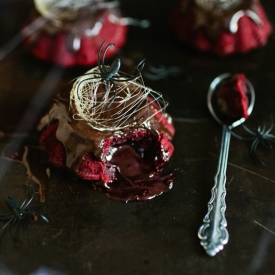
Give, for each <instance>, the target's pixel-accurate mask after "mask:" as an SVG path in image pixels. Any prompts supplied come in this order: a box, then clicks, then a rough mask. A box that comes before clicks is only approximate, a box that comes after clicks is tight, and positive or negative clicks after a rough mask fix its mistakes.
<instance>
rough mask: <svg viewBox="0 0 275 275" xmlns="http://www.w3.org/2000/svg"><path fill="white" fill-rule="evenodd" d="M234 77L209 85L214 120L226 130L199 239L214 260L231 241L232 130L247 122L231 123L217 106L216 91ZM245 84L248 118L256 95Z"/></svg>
mask: <svg viewBox="0 0 275 275" xmlns="http://www.w3.org/2000/svg"><path fill="white" fill-rule="evenodd" d="M231 77H233V75H232V74H229V73H226V74H222V75H220V76H218V77H216V78H215V79H214V80H213V81H212V83H211V84H210V87H209V91H208V94H207V105H208V109H209V111H210V113H211V114H212V116H213V117H214V119H215V120H216V121H217V122H218V123H220V124H221V125H222V127H223V132H222V141H221V148H220V156H219V163H218V168H217V173H216V175H215V178H214V186H213V188H212V190H211V199H210V201H209V202H208V211H207V214H206V215H205V217H204V219H203V224H202V225H201V227H200V228H199V231H198V236H199V238H200V239H201V245H202V246H203V247H204V248H205V250H206V253H207V254H208V255H210V256H215V255H216V254H217V253H218V252H219V251H220V250H222V249H223V246H224V245H225V244H226V243H227V242H228V239H229V234H228V231H227V229H226V227H227V221H226V219H225V210H226V204H225V196H226V188H225V184H226V168H227V159H228V152H229V144H230V137H231V130H232V129H233V128H234V127H237V126H239V125H240V124H242V123H243V122H244V121H245V120H246V119H247V118H245V117H238V118H236V119H231V118H228V117H224V116H222V115H220V112H219V111H220V109H219V106H218V104H217V101H218V99H217V91H218V89H219V87H220V85H221V84H222V83H223V82H224V81H225V80H227V79H230V78H231ZM244 80H245V87H246V96H247V98H248V101H249V104H248V106H247V110H246V112H247V117H249V115H250V114H251V112H252V110H253V107H254V103H255V92H254V88H253V86H252V84H251V83H250V81H249V80H247V79H246V78H244ZM232 89H233V88H232ZM234 102H235V101H234Z"/></svg>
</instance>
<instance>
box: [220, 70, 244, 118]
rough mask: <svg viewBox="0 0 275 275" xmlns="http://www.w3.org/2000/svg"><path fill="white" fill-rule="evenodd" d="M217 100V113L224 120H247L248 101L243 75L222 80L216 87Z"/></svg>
mask: <svg viewBox="0 0 275 275" xmlns="http://www.w3.org/2000/svg"><path fill="white" fill-rule="evenodd" d="M217 99H218V100H217V103H218V109H219V112H220V114H221V115H222V116H224V117H225V118H227V119H240V118H248V113H247V110H248V105H249V99H248V96H247V79H246V77H245V75H244V74H236V75H233V76H232V77H230V78H228V79H226V80H224V81H223V82H222V83H221V84H220V87H218V91H217Z"/></svg>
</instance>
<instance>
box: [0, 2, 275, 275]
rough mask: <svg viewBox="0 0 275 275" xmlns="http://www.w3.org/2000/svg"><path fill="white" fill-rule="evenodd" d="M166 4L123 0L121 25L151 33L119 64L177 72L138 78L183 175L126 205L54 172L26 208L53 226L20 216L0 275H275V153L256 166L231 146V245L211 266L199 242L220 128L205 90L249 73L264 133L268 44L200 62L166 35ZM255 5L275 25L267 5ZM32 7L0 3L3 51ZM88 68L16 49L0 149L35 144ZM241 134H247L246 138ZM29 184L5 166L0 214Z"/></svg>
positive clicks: (244, 146) (4, 98) (274, 42)
mask: <svg viewBox="0 0 275 275" xmlns="http://www.w3.org/2000/svg"><path fill="white" fill-rule="evenodd" d="M173 2H175V1H156V0H150V1H148V0H142V1H141V0H139V1H137V0H135V1H129V0H123V1H121V10H122V13H123V15H124V16H131V17H134V18H140V19H144V18H146V19H150V20H151V22H152V25H151V27H150V28H149V29H139V28H136V27H130V28H129V33H128V41H127V43H126V45H125V46H124V47H123V49H122V50H121V51H120V53H119V54H120V55H121V59H122V61H123V60H127V58H137V59H139V58H143V57H145V58H146V60H147V64H151V65H153V66H159V65H165V66H178V67H180V68H181V73H180V74H177V75H170V76H169V77H167V78H165V79H162V80H159V81H151V80H149V79H146V78H145V79H144V81H145V83H146V84H147V85H148V86H150V87H152V88H153V89H155V90H158V91H160V92H162V93H163V94H164V97H165V99H166V100H167V101H168V102H169V103H170V105H169V107H168V111H169V112H170V113H171V114H172V116H173V117H174V121H175V127H176V135H175V139H174V145H175V153H174V156H173V158H172V160H171V162H170V164H169V165H168V167H167V169H173V168H175V167H179V168H182V169H184V174H183V175H182V176H181V177H180V178H179V179H177V180H176V182H175V184H174V187H173V188H172V190H171V191H169V192H168V193H165V194H163V195H161V196H159V197H157V198H154V199H152V200H151V201H147V202H141V203H128V204H124V203H121V202H115V201H110V200H108V199H107V197H106V196H105V195H104V193H103V192H100V191H93V190H92V188H91V187H90V185H89V184H87V183H86V182H83V181H76V182H75V181H72V180H70V179H69V178H68V177H67V175H66V174H64V173H63V172H60V171H57V170H56V169H53V173H52V177H51V179H50V180H49V182H48V184H47V190H46V202H45V203H43V204H40V203H39V201H38V196H36V197H35V199H34V202H33V204H34V205H37V208H36V210H37V212H39V213H43V214H44V215H45V216H47V217H48V219H49V220H50V224H45V223H44V222H43V221H41V220H38V221H37V222H34V221H32V219H31V218H28V217H26V219H24V220H22V221H21V222H20V224H18V225H14V226H13V227H12V228H11V230H6V231H4V232H2V233H0V274H1V275H2V274H5V275H6V274H20V275H21V274H22V275H23V274H49V275H50V274H93V275H101V274H110V275H111V274H115V275H118V274H123V275H124V274H125V275H128V274H133V275H137V274H142V275H147V274H148V275H149V274H150V275H176V274H190V275H198V274H219V275H227V274H228V275H231V274H238V275H244V274H247V275H248V274H249V275H251V274H261V275H262V274H263V275H271V274H275V260H274V259H275V168H274V160H275V159H274V157H275V149H273V150H264V149H262V148H259V151H258V154H259V156H260V157H261V158H262V160H263V161H264V162H265V164H266V166H260V165H258V164H256V163H255V162H254V161H253V160H252V159H251V157H250V155H249V144H248V143H245V142H243V141H240V140H238V139H236V138H234V137H232V139H231V144H230V152H229V163H228V170H227V182H228V183H227V190H228V193H227V196H226V202H227V211H226V218H227V221H228V231H229V234H230V240H229V243H228V244H227V245H226V246H225V248H224V250H223V251H221V252H220V253H219V254H218V255H217V256H215V257H214V258H211V257H209V256H207V255H206V253H205V251H204V250H203V248H202V247H201V245H200V241H199V239H198V237H197V231H198V228H199V226H200V225H201V223H202V219H203V217H204V215H205V214H206V211H207V202H208V200H209V199H210V190H211V188H212V185H213V177H214V174H215V172H216V167H217V160H218V155H219V146H220V140H221V127H220V125H218V124H217V123H216V122H215V121H214V120H213V119H212V118H211V116H210V114H209V113H208V110H207V107H206V94H207V90H208V86H209V84H210V83H211V81H212V80H213V79H214V78H215V77H216V76H218V75H219V74H221V73H225V72H244V73H245V74H246V75H247V77H248V78H249V79H250V80H251V82H252V84H253V85H254V87H255V90H256V104H255V109H254V111H253V114H252V116H251V118H250V119H249V120H248V122H247V124H246V125H247V126H248V127H250V128H251V129H253V130H255V129H256V127H257V126H258V125H263V120H264V121H265V122H266V124H267V127H269V126H270V124H271V119H270V118H271V117H272V118H273V119H275V117H274V115H275V95H274V93H275V66H274V64H275V37H274V35H273V36H271V37H270V40H269V43H268V45H267V46H266V47H264V48H263V49H259V50H256V51H253V52H251V53H249V54H246V55H237V56H230V57H225V58H220V57H216V56H212V55H206V54H202V53H198V52H197V51H195V50H192V49H189V48H187V47H184V46H182V45H181V44H180V43H179V42H178V41H177V40H176V39H175V38H174V36H173V34H172V32H171V30H170V29H169V27H168V26H167V20H168V17H169V11H170V10H171V7H172V5H173ZM262 4H263V6H264V7H265V8H266V11H267V14H268V16H269V19H270V20H271V21H272V22H273V23H274V22H275V6H274V1H273V0H265V1H262ZM32 8H33V4H32V2H31V1H23V0H22V1H19V0H1V1H0V45H4V44H5V43H6V42H8V41H10V39H12V38H13V37H14V36H15V35H16V34H17V33H18V32H19V30H20V28H21V27H22V25H23V24H24V22H25V20H26V18H27V16H28V14H29V12H30V11H31V9H32ZM147 68H148V67H147ZM145 70H146V68H145ZM85 71H86V69H84V68H74V69H66V70H64V69H62V68H60V67H55V66H53V65H50V64H46V63H43V62H41V61H39V60H36V59H35V58H33V57H32V56H31V55H30V54H29V53H28V52H27V51H26V50H25V49H24V47H23V46H22V45H21V44H20V45H18V47H16V48H15V50H13V51H12V52H11V53H10V54H9V55H7V56H6V57H5V58H4V59H3V60H1V61H0V134H1V138H0V150H1V151H3V150H5V148H7V147H8V146H9V145H11V144H15V143H16V144H20V145H23V144H25V143H27V142H33V143H35V142H36V141H37V138H38V136H37V134H36V133H35V131H34V128H35V125H36V123H37V121H38V119H39V117H40V116H41V115H42V114H43V112H44V111H45V109H46V108H47V104H48V102H50V100H51V98H52V97H53V96H54V95H55V94H56V93H57V92H58V91H59V90H60V89H62V87H63V86H64V85H66V84H67V83H68V82H69V81H70V80H71V79H72V78H74V77H75V76H78V75H80V74H81V73H84V72H85ZM236 131H237V132H238V133H239V134H244V132H243V130H242V129H237V130H236ZM28 132H29V134H26V133H28ZM271 133H274V134H275V129H273V130H272V131H271ZM27 182H30V181H29V180H27V179H26V170H25V168H24V167H23V166H22V165H20V164H18V163H11V162H9V161H7V160H5V159H3V158H2V159H0V212H1V213H5V212H7V211H8V210H7V208H6V205H5V196H6V195H11V196H13V197H15V198H16V199H18V200H19V201H20V200H22V199H23V191H22V189H21V188H20V185H21V184H22V183H27ZM2 225H4V223H3V224H2V223H1V224H0V226H1V227H2ZM43 272H45V273H43Z"/></svg>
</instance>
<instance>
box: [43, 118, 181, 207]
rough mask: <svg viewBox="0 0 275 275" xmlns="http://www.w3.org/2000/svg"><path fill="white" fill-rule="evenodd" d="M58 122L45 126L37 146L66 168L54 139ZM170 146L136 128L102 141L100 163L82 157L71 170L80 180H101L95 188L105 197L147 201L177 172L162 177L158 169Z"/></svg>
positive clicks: (163, 137)
mask: <svg viewBox="0 0 275 275" xmlns="http://www.w3.org/2000/svg"><path fill="white" fill-rule="evenodd" d="M57 127H58V122H56V123H54V124H50V125H48V126H46V128H45V129H44V131H43V132H42V135H41V138H40V144H41V146H42V147H44V148H45V149H46V151H47V152H48V154H49V161H50V162H51V163H53V164H54V165H55V166H57V167H59V168H63V169H66V168H67V167H66V150H65V147H64V146H63V144H62V143H61V142H60V141H58V140H57V139H56V130H57ZM173 151H174V147H173V145H172V143H171V142H170V141H169V140H168V138H167V136H166V135H164V134H162V133H161V134H158V133H157V132H156V131H150V130H148V129H146V128H138V129H136V130H134V131H132V132H129V133H128V134H126V135H125V136H119V137H118V136H112V137H110V138H108V139H106V140H104V143H103V147H102V157H101V160H98V159H96V157H95V156H94V155H93V154H92V153H88V154H86V155H85V156H84V157H83V158H82V161H81V164H80V165H79V167H78V169H77V170H76V171H75V174H76V176H77V177H79V178H81V179H84V180H93V181H101V182H97V183H96V186H98V187H101V188H102V189H104V190H105V191H106V194H107V196H108V197H109V198H111V199H114V200H120V201H125V202H127V201H136V200H147V199H150V198H152V197H154V196H156V195H159V194H161V193H162V192H165V191H168V190H169V189H170V188H171V187H172V183H173V180H174V179H175V178H176V177H177V175H178V172H177V171H174V172H172V173H169V174H166V175H163V174H161V172H160V169H161V168H162V167H163V165H164V164H165V163H166V162H167V161H168V160H169V158H170V157H171V155H172V153H173Z"/></svg>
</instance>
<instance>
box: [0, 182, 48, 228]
mask: <svg viewBox="0 0 275 275" xmlns="http://www.w3.org/2000/svg"><path fill="white" fill-rule="evenodd" d="M30 186H31V191H32V195H31V196H30V194H29V188H28V185H26V184H22V185H21V187H22V188H23V189H24V190H25V198H24V201H23V202H22V204H21V205H20V206H19V204H18V202H17V201H16V200H15V199H14V198H13V197H10V196H6V204H7V206H8V208H9V209H10V213H6V214H0V220H3V221H4V220H7V222H6V224H5V225H4V226H3V227H2V228H1V229H0V232H1V231H3V230H4V229H5V228H6V227H7V226H8V225H9V224H10V223H12V224H14V223H15V222H17V221H18V222H19V221H20V220H21V219H22V218H23V216H24V215H25V214H30V215H33V216H38V217H40V218H42V219H43V220H44V221H45V222H47V223H48V222H49V220H48V219H47V218H46V217H45V216H44V215H41V214H39V213H37V212H35V211H32V210H31V208H32V206H30V203H31V202H32V200H33V198H34V195H35V190H34V187H33V185H32V184H30Z"/></svg>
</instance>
